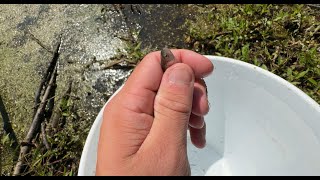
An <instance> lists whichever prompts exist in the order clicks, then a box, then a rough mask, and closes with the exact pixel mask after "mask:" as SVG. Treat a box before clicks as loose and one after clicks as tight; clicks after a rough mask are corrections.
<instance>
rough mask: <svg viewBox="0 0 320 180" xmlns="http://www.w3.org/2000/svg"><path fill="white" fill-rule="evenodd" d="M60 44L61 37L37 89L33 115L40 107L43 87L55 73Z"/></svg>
mask: <svg viewBox="0 0 320 180" xmlns="http://www.w3.org/2000/svg"><path fill="white" fill-rule="evenodd" d="M60 44H61V39H60V41H59V42H58V44H57V45H56V48H55V50H54V52H53V57H52V60H51V62H50V64H49V67H48V68H47V70H46V72H45V75H44V76H43V78H42V80H41V82H40V86H39V89H38V90H37V92H36V96H35V110H34V113H33V117H34V115H35V114H36V112H37V109H38V107H39V104H40V96H41V92H42V90H43V88H44V87H45V86H46V83H48V81H49V79H50V77H51V75H52V73H53V69H54V67H55V65H56V63H57V61H58V57H59V48H60Z"/></svg>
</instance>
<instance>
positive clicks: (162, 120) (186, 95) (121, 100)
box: [96, 49, 213, 175]
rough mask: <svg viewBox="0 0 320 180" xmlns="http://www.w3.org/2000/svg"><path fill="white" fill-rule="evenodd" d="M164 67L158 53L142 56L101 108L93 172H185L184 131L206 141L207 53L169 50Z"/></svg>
mask: <svg viewBox="0 0 320 180" xmlns="http://www.w3.org/2000/svg"><path fill="white" fill-rule="evenodd" d="M172 53H173V54H174V56H175V58H176V59H177V60H178V61H179V62H182V63H176V64H174V65H172V66H171V67H169V68H168V69H167V70H166V71H165V72H163V71H162V69H161V66H160V60H161V57H160V52H159V51H157V52H152V53H150V54H148V55H146V56H145V57H144V58H143V60H142V61H141V62H140V63H139V65H138V66H137V67H136V68H135V70H134V71H133V73H132V74H131V75H130V77H129V78H128V80H127V82H126V83H125V85H124V86H123V88H122V89H121V90H120V91H119V93H118V94H116V95H115V96H114V97H113V98H112V99H111V100H110V102H109V103H108V104H107V106H106V107H105V109H104V113H103V122H102V125H101V129H100V138H99V145H98V157H97V166H96V175H190V165H189V162H188V157H187V138H186V137H187V130H188V129H189V132H190V136H191V141H192V143H193V144H194V145H195V146H196V147H198V148H203V147H204V146H205V122H204V118H203V116H204V115H205V114H207V113H208V111H209V105H208V99H207V94H206V86H205V83H204V81H203V80H202V78H203V77H205V76H207V75H209V74H210V73H211V72H212V71H213V64H212V63H211V61H210V60H209V59H207V58H206V57H204V56H202V55H200V54H197V53H195V52H193V51H189V50H183V49H179V50H172Z"/></svg>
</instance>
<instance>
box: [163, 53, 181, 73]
mask: <svg viewBox="0 0 320 180" xmlns="http://www.w3.org/2000/svg"><path fill="white" fill-rule="evenodd" d="M175 63H179V61H178V60H176V58H175V57H174V55H173V53H172V52H171V51H170V49H168V48H163V49H162V50H161V68H162V70H163V72H165V71H166V69H168V68H169V67H170V66H172V65H173V64H175Z"/></svg>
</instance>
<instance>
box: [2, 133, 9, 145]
mask: <svg viewBox="0 0 320 180" xmlns="http://www.w3.org/2000/svg"><path fill="white" fill-rule="evenodd" d="M7 142H9V134H7V135H5V136H4V137H3V138H2V144H6V143H7Z"/></svg>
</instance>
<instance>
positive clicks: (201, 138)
mask: <svg viewBox="0 0 320 180" xmlns="http://www.w3.org/2000/svg"><path fill="white" fill-rule="evenodd" d="M189 132H190V137H191V142H192V144H193V145H194V146H196V147H197V148H204V147H205V145H206V123H204V126H203V127H202V128H201V129H196V128H193V127H191V126H189Z"/></svg>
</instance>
